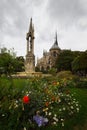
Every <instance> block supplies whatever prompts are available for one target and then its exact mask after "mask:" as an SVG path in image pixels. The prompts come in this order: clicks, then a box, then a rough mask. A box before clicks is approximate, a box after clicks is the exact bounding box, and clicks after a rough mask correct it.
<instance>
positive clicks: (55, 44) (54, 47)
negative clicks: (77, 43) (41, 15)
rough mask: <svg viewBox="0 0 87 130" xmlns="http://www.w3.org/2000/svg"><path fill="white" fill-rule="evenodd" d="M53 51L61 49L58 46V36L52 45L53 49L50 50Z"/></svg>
mask: <svg viewBox="0 0 87 130" xmlns="http://www.w3.org/2000/svg"><path fill="white" fill-rule="evenodd" d="M52 49H60V48H59V46H58V41H57V34H56V39H55V42H54V44H53V45H52V47H51V48H50V50H52Z"/></svg>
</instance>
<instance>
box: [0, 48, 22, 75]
mask: <svg viewBox="0 0 87 130" xmlns="http://www.w3.org/2000/svg"><path fill="white" fill-rule="evenodd" d="M23 70H24V58H23V57H22V56H20V57H16V54H15V53H14V51H13V52H12V50H11V51H10V50H7V49H6V48H2V49H1V53H0V74H2V73H4V74H6V75H9V76H10V75H11V74H13V73H15V72H20V71H23Z"/></svg>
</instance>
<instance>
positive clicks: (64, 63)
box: [56, 50, 75, 71]
mask: <svg viewBox="0 0 87 130" xmlns="http://www.w3.org/2000/svg"><path fill="white" fill-rule="evenodd" d="M74 58H75V56H74V53H73V52H72V51H71V50H63V51H62V52H61V53H60V55H59V56H58V59H57V61H56V67H57V70H58V71H61V70H70V71H71V70H72V66H71V63H72V61H73V60H74Z"/></svg>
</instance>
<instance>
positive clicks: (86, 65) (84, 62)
mask: <svg viewBox="0 0 87 130" xmlns="http://www.w3.org/2000/svg"><path fill="white" fill-rule="evenodd" d="M72 70H73V72H76V73H79V74H80V75H85V74H87V51H85V52H83V53H82V54H81V55H80V56H78V57H76V58H75V59H74V61H73V62H72Z"/></svg>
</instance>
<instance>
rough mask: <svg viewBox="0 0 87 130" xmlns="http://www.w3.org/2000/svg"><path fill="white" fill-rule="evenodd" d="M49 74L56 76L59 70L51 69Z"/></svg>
mask: <svg viewBox="0 0 87 130" xmlns="http://www.w3.org/2000/svg"><path fill="white" fill-rule="evenodd" d="M48 72H49V74H52V75H54V76H55V75H56V72H57V69H56V68H51V69H49V71H48Z"/></svg>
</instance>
